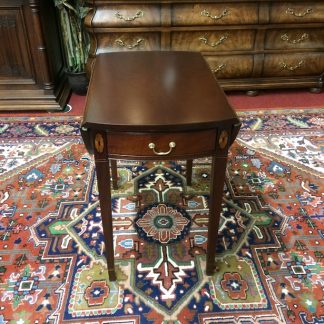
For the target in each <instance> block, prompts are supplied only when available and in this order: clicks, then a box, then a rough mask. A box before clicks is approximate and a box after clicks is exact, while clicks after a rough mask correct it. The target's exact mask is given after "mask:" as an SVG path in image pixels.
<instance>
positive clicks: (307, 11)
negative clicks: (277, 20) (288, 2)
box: [286, 8, 313, 18]
mask: <svg viewBox="0 0 324 324" xmlns="http://www.w3.org/2000/svg"><path fill="white" fill-rule="evenodd" d="M312 11H313V9H312V8H307V9H306V10H305V11H304V12H295V10H294V9H292V8H288V9H287V10H286V14H289V15H292V16H295V17H299V18H302V17H305V16H306V15H308V14H310V13H311V12H312Z"/></svg>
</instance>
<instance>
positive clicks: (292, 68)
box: [280, 60, 305, 71]
mask: <svg viewBox="0 0 324 324" xmlns="http://www.w3.org/2000/svg"><path fill="white" fill-rule="evenodd" d="M304 63H305V61H304V60H301V61H299V62H298V64H296V65H293V66H289V65H288V64H287V63H285V62H281V63H280V66H281V67H282V68H283V69H284V70H289V71H295V70H297V69H300V68H301V67H302V66H303V65H304Z"/></svg>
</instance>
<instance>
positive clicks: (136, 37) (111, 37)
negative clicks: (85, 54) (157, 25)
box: [97, 32, 161, 54]
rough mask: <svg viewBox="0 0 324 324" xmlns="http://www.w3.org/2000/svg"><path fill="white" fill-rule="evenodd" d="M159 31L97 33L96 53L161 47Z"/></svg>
mask: <svg viewBox="0 0 324 324" xmlns="http://www.w3.org/2000/svg"><path fill="white" fill-rule="evenodd" d="M160 37H161V35H160V34H159V33H149V32H148V33H144V32H143V33H107V34H104V33H103V34H98V35H97V42H98V48H99V49H100V50H98V53H97V54H100V53H105V52H120V51H147V50H159V49H160V48H161V40H160Z"/></svg>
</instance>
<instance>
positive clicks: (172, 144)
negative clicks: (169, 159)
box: [148, 142, 176, 155]
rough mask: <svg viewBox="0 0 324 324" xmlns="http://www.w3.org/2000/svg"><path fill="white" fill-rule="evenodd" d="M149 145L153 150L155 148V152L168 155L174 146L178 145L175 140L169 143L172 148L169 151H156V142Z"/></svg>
mask: <svg viewBox="0 0 324 324" xmlns="http://www.w3.org/2000/svg"><path fill="white" fill-rule="evenodd" d="M148 147H149V148H150V149H151V150H153V152H154V154H156V155H168V154H170V153H171V151H172V149H173V148H174V147H176V143H175V142H170V143H169V147H170V150H169V151H167V152H157V151H155V144H154V143H150V144H149V145H148Z"/></svg>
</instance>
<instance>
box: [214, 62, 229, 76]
mask: <svg viewBox="0 0 324 324" xmlns="http://www.w3.org/2000/svg"><path fill="white" fill-rule="evenodd" d="M225 67H226V64H225V63H222V64H220V65H218V66H217V67H216V68H214V69H212V72H213V73H216V74H217V73H218V72H220V71H221V70H224V69H225Z"/></svg>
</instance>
